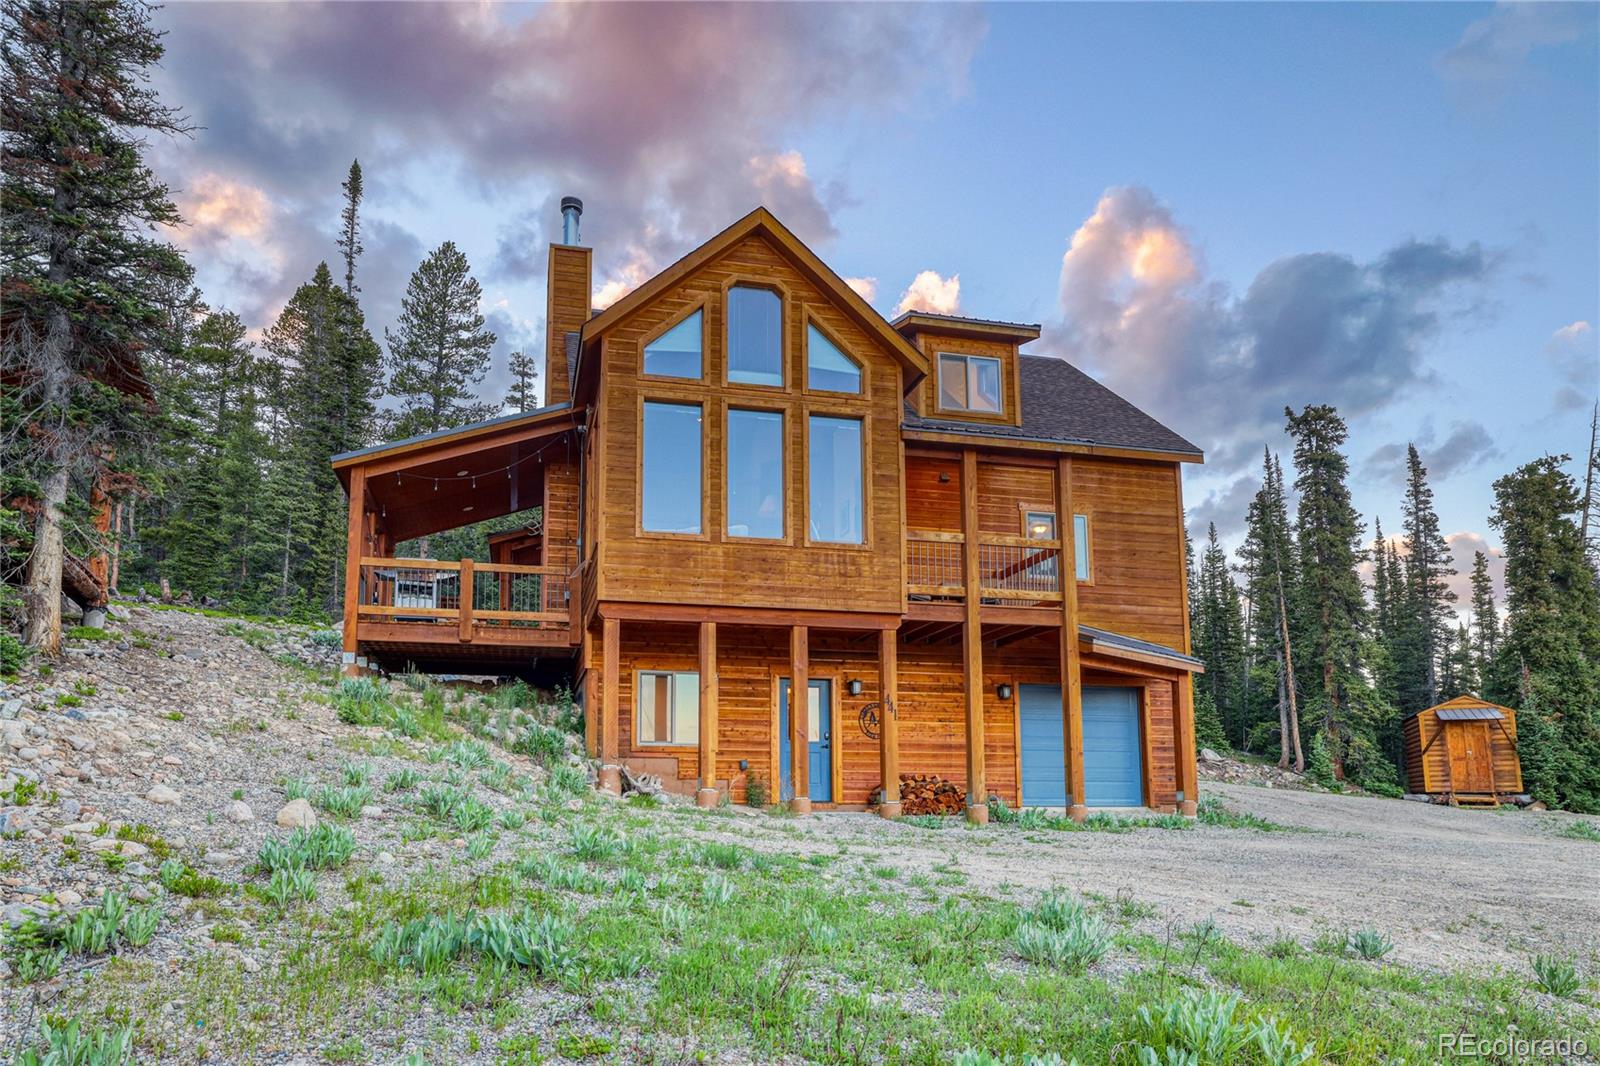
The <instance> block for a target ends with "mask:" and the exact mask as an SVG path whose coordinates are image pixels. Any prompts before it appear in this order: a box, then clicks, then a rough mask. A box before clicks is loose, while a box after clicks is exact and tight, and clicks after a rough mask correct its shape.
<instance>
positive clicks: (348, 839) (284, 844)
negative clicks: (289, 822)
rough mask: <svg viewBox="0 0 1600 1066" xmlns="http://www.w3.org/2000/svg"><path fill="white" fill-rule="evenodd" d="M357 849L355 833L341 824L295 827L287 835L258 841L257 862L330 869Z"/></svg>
mask: <svg viewBox="0 0 1600 1066" xmlns="http://www.w3.org/2000/svg"><path fill="white" fill-rule="evenodd" d="M355 850H356V837H355V834H354V833H352V832H350V830H348V829H345V828H343V827H342V826H332V825H319V826H317V827H316V828H315V829H296V830H295V831H294V832H293V833H291V834H289V836H288V837H269V838H267V839H266V840H263V841H262V842H261V849H260V850H259V851H258V852H257V853H256V862H257V863H259V864H260V866H261V867H262V869H265V870H269V871H273V872H276V871H278V870H288V869H309V870H330V869H334V868H336V867H339V866H343V865H344V864H345V863H347V862H349V861H350V856H351V855H353V854H354V853H355Z"/></svg>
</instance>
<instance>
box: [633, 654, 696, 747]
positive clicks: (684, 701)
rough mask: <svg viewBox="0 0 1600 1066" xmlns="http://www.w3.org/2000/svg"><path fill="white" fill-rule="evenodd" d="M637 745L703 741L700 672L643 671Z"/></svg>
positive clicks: (637, 683) (639, 683)
mask: <svg viewBox="0 0 1600 1066" xmlns="http://www.w3.org/2000/svg"><path fill="white" fill-rule="evenodd" d="M634 689H635V691H636V692H638V694H639V698H638V702H639V724H638V729H637V731H636V732H635V734H634V740H635V742H636V743H638V744H673V745H678V746H684V745H691V744H698V743H700V675H699V674H698V673H696V672H694V671H692V670H679V671H668V670H641V671H639V675H638V678H637V680H636V681H635V683H634Z"/></svg>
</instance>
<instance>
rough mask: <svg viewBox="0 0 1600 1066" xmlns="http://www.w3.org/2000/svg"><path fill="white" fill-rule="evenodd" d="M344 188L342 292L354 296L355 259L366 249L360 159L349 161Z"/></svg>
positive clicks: (340, 217)
mask: <svg viewBox="0 0 1600 1066" xmlns="http://www.w3.org/2000/svg"><path fill="white" fill-rule="evenodd" d="M339 187H340V188H341V189H343V190H344V210H343V211H341V212H340V213H339V253H340V254H341V255H343V256H344V292H345V295H346V296H350V297H354V296H355V294H356V293H358V292H360V291H361V287H360V286H359V285H357V284H356V260H357V259H359V258H361V253H362V252H364V251H366V249H365V248H363V247H362V246H361V193H362V186H361V160H359V159H355V160H351V162H350V175H349V176H348V177H347V178H345V179H344V181H343V182H342V183H340V185H339Z"/></svg>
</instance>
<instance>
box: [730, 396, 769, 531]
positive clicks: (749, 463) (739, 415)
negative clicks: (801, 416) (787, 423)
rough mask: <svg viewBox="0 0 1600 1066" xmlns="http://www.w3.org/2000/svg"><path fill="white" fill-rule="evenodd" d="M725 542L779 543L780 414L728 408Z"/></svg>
mask: <svg viewBox="0 0 1600 1066" xmlns="http://www.w3.org/2000/svg"><path fill="white" fill-rule="evenodd" d="M727 440H728V459H727V464H726V466H727V471H728V536H730V537H761V538H765V539H770V540H778V539H781V538H782V537H783V412H782V411H751V410H746V409H745V408H742V407H730V408H728V438H727Z"/></svg>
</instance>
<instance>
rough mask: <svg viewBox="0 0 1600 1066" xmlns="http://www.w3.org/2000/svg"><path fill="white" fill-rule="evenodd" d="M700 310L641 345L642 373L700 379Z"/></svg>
mask: <svg viewBox="0 0 1600 1066" xmlns="http://www.w3.org/2000/svg"><path fill="white" fill-rule="evenodd" d="M701 321H702V316H701V314H700V312H699V311H696V312H695V313H694V314H692V315H690V316H689V317H688V318H685V319H684V320H683V321H682V322H679V323H678V324H677V325H676V326H673V327H672V328H671V329H669V330H667V331H666V332H665V333H663V334H662V335H661V336H659V337H657V338H656V339H655V340H653V341H651V342H650V343H649V344H647V345H645V346H644V372H645V373H646V374H654V375H657V376H660V377H667V378H698V377H699V376H700V344H701V341H700V327H701Z"/></svg>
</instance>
